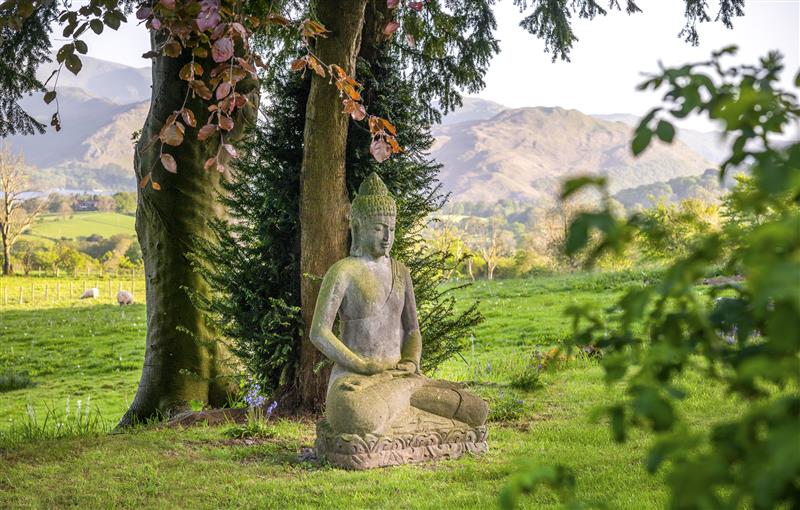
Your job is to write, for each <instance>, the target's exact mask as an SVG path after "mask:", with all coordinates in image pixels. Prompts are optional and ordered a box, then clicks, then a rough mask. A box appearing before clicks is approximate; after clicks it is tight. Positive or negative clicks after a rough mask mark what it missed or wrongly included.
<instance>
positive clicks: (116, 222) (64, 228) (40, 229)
mask: <svg viewBox="0 0 800 510" xmlns="http://www.w3.org/2000/svg"><path fill="white" fill-rule="evenodd" d="M134 223H135V218H134V217H133V216H128V215H126V214H120V213H116V212H97V211H89V212H76V213H70V214H68V215H59V214H48V215H44V216H42V217H40V218H39V220H38V221H37V222H36V223H35V224H34V225H33V226H31V228H30V229H29V230H28V231H27V232H25V236H24V237H27V238H28V239H39V240H41V239H43V238H44V239H49V240H58V239H62V238H65V239H75V238H77V237H88V236H90V235H92V234H98V235H101V236H103V237H111V236H113V235H116V234H129V235H135V231H134Z"/></svg>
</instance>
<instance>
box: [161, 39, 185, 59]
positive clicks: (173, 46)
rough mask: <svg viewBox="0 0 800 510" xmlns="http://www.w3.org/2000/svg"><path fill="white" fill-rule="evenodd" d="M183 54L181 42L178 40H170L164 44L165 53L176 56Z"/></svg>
mask: <svg viewBox="0 0 800 510" xmlns="http://www.w3.org/2000/svg"><path fill="white" fill-rule="evenodd" d="M180 54H181V43H179V42H178V41H170V42H168V43H167V44H165V45H164V55H166V56H168V57H172V58H176V57H178V56H180Z"/></svg>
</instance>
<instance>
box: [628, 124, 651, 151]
mask: <svg viewBox="0 0 800 510" xmlns="http://www.w3.org/2000/svg"><path fill="white" fill-rule="evenodd" d="M652 138H653V131H652V130H651V129H650V128H646V127H641V128H639V129H637V130H636V135H635V136H634V137H633V142H632V143H631V150H632V151H633V155H634V156H638V155H639V154H641V153H642V152H644V150H645V149H646V148H647V146H648V145H650V140H651V139H652Z"/></svg>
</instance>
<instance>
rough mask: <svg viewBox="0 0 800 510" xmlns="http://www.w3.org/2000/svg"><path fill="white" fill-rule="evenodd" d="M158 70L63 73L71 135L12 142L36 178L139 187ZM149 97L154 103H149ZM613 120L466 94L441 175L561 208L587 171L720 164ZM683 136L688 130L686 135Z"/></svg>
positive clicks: (625, 120)
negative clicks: (138, 148)
mask: <svg viewBox="0 0 800 510" xmlns="http://www.w3.org/2000/svg"><path fill="white" fill-rule="evenodd" d="M47 71H48V69H47V68H44V69H42V70H41V73H42V74H47ZM149 72H150V71H149V69H148V68H130V67H127V66H123V65H121V64H115V63H110V62H104V61H101V60H98V59H91V58H89V57H87V58H86V60H85V62H84V69H83V70H82V71H81V73H80V74H79V75H78V76H77V77H75V76H72V75H71V74H70V73H64V72H62V76H61V78H60V81H59V83H61V84H62V85H65V86H61V85H60V86H59V88H58V93H59V95H58V98H59V111H60V115H61V119H62V125H63V129H62V131H61V132H60V133H55V132H53V131H48V133H47V134H45V135H41V136H33V137H19V136H17V137H11V138H10V142H11V145H12V147H13V148H14V149H15V150H21V151H22V152H23V153H24V154H25V156H26V159H27V161H28V163H30V164H33V165H35V166H38V167H40V169H39V170H37V171H36V172H35V175H36V176H37V177H38V181H39V182H40V184H41V185H43V186H44V185H49V186H50V187H54V186H58V187H65V188H76V187H78V186H77V185H76V184H77V183H83V184H84V185H91V184H92V183H96V184H97V185H102V186H104V187H110V189H135V184H136V183H135V180H134V178H133V169H132V167H133V145H132V142H131V134H132V133H133V132H134V131H136V130H138V129H140V128H141V126H142V125H143V124H144V120H145V117H146V115H147V112H148V108H149V95H150V84H149ZM84 73H85V74H84ZM142 97H145V99H146V100H144V101H141V100H139V99H141V98H142ZM126 101H127V102H126ZM24 105H25V107H26V108H27V109H28V111H29V112H31V113H32V114H33V115H35V116H36V117H37V118H39V119H41V120H43V121H45V122H49V118H50V116H51V115H52V113H53V111H54V110H55V107H54V104H50V105H46V104H44V102H43V101H42V100H41V97H30V98H26V99H25V101H24ZM603 117H604V116H602V115H601V116H591V115H586V114H584V113H582V112H579V111H577V110H571V109H565V108H561V107H526V108H507V107H505V106H504V105H502V104H499V103H496V102H492V101H487V100H484V99H480V98H475V97H465V98H464V100H463V106H462V107H461V108H459V109H458V110H456V111H455V112H450V113H449V114H448V115H446V116H444V117H443V119H442V123H441V124H439V125H436V126H433V127H432V132H433V134H434V136H435V140H436V141H435V143H434V146H433V147H432V149H431V156H432V157H434V158H435V159H437V160H438V161H439V162H440V163H442V164H443V165H444V166H443V169H442V172H441V174H440V179H441V181H442V183H443V184H444V188H445V190H446V191H448V192H450V193H451V197H452V199H453V200H462V201H464V200H490V201H496V200H500V199H522V200H539V201H544V202H552V201H553V200H555V198H556V197H557V195H558V193H559V191H560V188H561V182H562V181H563V179H564V178H565V177H567V176H571V175H576V174H579V173H590V174H595V175H607V176H608V177H609V179H610V181H611V189H612V192H616V191H619V190H621V189H625V188H634V187H637V186H643V185H650V184H652V183H656V182H665V181H668V180H670V179H674V178H678V177H684V176H697V175H700V174H702V173H703V172H704V170H706V169H707V168H708V167H710V166H713V165H712V162H711V161H709V159H710V158H704V157H703V155H701V154H698V153H697V152H695V151H692V150H691V149H690V148H689V147H688V146H687V144H684V143H682V142H680V141H679V142H676V143H675V144H674V145H673V146H670V147H666V146H663V145H661V144H654V146H653V147H652V148H651V149H650V150H648V151H647V153H645V155H644V156H643V157H642V158H638V159H636V160H634V159H633V158H632V157H631V156H630V149H629V144H630V135H631V127H630V125H631V124H632V123H634V122H636V121H637V119H636V117H634V116H632V115H627V114H619V115H612V116H605V117H614V118H607V119H604V118H603ZM683 136H684V132H683V130H682V131H679V138H681V137H683ZM42 147H46V148H47V150H42ZM54 183H55V184H54ZM92 187H94V186H92Z"/></svg>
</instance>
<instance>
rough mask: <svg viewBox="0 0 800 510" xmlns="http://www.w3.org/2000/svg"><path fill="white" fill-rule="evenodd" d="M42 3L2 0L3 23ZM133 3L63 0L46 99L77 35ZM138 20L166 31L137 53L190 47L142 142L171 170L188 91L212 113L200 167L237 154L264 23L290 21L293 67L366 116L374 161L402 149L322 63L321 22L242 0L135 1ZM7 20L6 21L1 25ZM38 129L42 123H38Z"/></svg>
mask: <svg viewBox="0 0 800 510" xmlns="http://www.w3.org/2000/svg"><path fill="white" fill-rule="evenodd" d="M41 3H43V2H40V1H37V0H6V1H5V2H4V3H3V4H0V12H3V11H4V10H7V9H10V8H12V7H14V8H15V10H14V11H13V15H12V16H9V20H10V21H8V22H7V23H8V26H9V27H11V28H12V29H15V30H19V29H21V28H22V26H23V24H24V21H25V20H26V19H27V18H29V17H30V16H31V15H33V14H34V13H35V12H36V9H37V6H38V5H39V4H41ZM131 5H132V4H130V3H127V2H124V1H123V2H120V1H119V0H90V1H89V3H88V4H86V5H84V6H82V7H80V8H78V9H71V8H70V7H69V4H65V8H64V9H63V10H62V11H61V12H60V13H59V14H58V21H59V22H60V23H61V24H63V25H64V30H63V35H64V37H69V38H71V39H72V40H71V42H67V43H65V44H63V45H62V46H61V47H60V48H59V50H58V51H57V53H56V60H57V62H58V63H59V64H60V65H59V67H58V68H57V69H56V71H54V75H55V76H56V80H55V81H54V85H53V86H52V88H51V89H50V90H47V92H46V93H45V95H44V100H45V102H46V103H48V104H49V103H51V102H52V101H54V100H55V101H56V104H57V91H56V84H57V81H58V75H59V74H60V72H61V70H62V68H64V67H65V68H66V69H67V70H68V71H70V72H72V73H73V74H78V73H79V72H80V70H81V68H82V62H81V59H80V56H79V55H85V54H86V53H87V51H88V45H87V44H86V42H85V41H84V40H82V39H81V38H80V37H81V36H82V35H83V34H85V33H86V32H87V30H91V31H93V32H94V33H96V34H101V33H102V32H103V30H104V27H109V28H111V29H114V30H116V29H118V28H119V26H120V24H121V23H123V22H126V21H127V17H126V15H125V12H124V11H125V9H126V7H127V8H128V9H130V7H131ZM387 5H388V6H389V7H390V8H397V7H398V2H396V1H394V0H388V2H387ZM422 7H423V3H422V2H409V3H408V5H407V8H408V9H411V10H414V11H417V12H419V11H421V10H422ZM136 18H137V19H138V20H140V21H141V22H142V23H144V24H145V26H146V27H147V28H148V29H150V30H153V31H161V32H162V33H164V34H166V37H165V38H164V39H163V43H161V44H160V45H159V46H158V47H157V48H154V49H153V50H152V51H149V52H147V53H145V54H144V55H143V57H145V58H156V57H161V56H166V57H171V58H177V57H179V56H181V55H182V54H184V52H187V51H188V52H190V54H191V58H192V60H191V62H189V63H187V64H186V65H185V66H184V67H183V68H182V69H181V70H180V72H179V78H180V79H181V80H184V81H186V82H187V93H186V98H185V100H184V104H183V105H182V106H181V108H180V109H178V110H176V111H174V112H173V113H172V114H171V115H170V116H169V117H168V118H167V119H166V121H165V122H164V124H163V126H162V127H161V130H160V132H159V134H158V136H157V137H154V138H153V139H152V140H148V142H147V143H146V145H145V147H146V148H150V147H151V146H153V145H154V144H155V143H157V142H158V143H159V145H158V147H159V161H160V162H161V164H162V165H163V166H164V168H165V169H166V170H167V171H168V172H171V173H177V171H178V168H177V164H176V162H175V159H174V158H173V157H172V155H170V154H169V153H166V152H164V145H167V146H173V147H177V146H180V145H181V144H182V143H183V142H184V140H185V135H186V129H187V128H188V127H191V128H196V127H197V126H196V113H197V112H193V111H192V110H191V109H189V108H188V107H187V106H186V103H187V101H188V99H189V97H190V96H191V97H199V98H201V99H202V100H203V101H205V102H206V103H208V106H207V108H208V111H209V112H210V113H211V115H210V116H209V117H208V121H207V123H206V124H205V125H204V126H202V127H201V128H199V129H198V131H197V139H198V140H200V141H206V140H209V139H210V138H212V137H218V140H219V144H218V147H219V149H218V150H217V153H216V154H215V155H214V156H212V157H211V158H209V159H208V160H207V161H206V162H205V164H204V168H205V169H206V170H209V169H216V170H219V171H224V170H225V160H226V158H236V157H238V154H237V152H236V149H235V148H234V147H233V145H232V144H230V143H225V136H226V133H228V132H230V131H232V130H233V129H234V127H235V121H234V118H235V114H236V112H237V111H238V110H239V109H241V108H243V107H244V106H245V105H247V103H248V98H247V95H246V93H247V92H248V91H250V90H252V88H253V87H252V86H248V85H245V86H244V87H243V86H242V85H243V84H246V83H247V81H248V80H258V78H259V76H258V70H257V69H258V68H261V69H266V65H265V64H264V62H263V61H262V59H261V58H260V57H259V55H258V54H256V53H255V52H254V51H252V50H251V45H250V39H251V38H252V36H253V34H254V31H256V30H264V29H267V28H268V27H270V26H275V25H278V26H294V27H295V28H296V30H297V34H298V35H299V37H300V38H301V40H302V47H303V48H304V49H305V51H306V55H305V56H304V57H303V58H301V59H298V60H296V61H294V62H293V63H292V69H294V70H303V71H304V70H305V69H306V68H310V69H312V70H313V71H314V72H316V73H317V74H319V75H320V76H322V77H325V76H328V77H330V78H331V81H332V82H333V84H334V85H335V86H336V87H337V89H339V91H340V93H341V94H342V95H343V98H344V99H343V112H344V113H345V114H348V115H350V116H351V117H352V118H353V119H355V120H363V119H365V118H366V119H367V123H368V126H369V130H370V132H371V134H372V137H373V141H372V144H371V145H370V152H371V154H372V155H373V157H374V158H375V159H376V160H377V161H385V160H386V159H387V158H389V156H391V154H396V153H398V152H400V151H401V150H402V149H401V147H400V145H399V144H398V143H397V139H396V135H397V131H396V129H395V127H394V125H392V123H391V122H389V121H388V120H387V119H384V118H381V117H377V116H374V115H369V116H368V115H367V113H366V109H365V108H364V105H363V103H362V102H361V94H360V91H359V90H360V89H361V88H362V87H361V84H359V83H358V82H357V81H356V80H355V79H353V77H351V76H349V75H348V74H347V73H346V72H345V71H344V70H343V69H342V67H340V66H339V65H337V64H335V63H325V62H322V61H321V60H320V59H319V58H318V57H317V56H316V55H314V53H313V51H312V50H311V45H310V41H311V40H313V39H315V38H317V37H325V36H326V35H325V34H326V33H327V32H328V31H327V30H326V29H325V27H324V26H323V25H322V24H321V23H319V22H317V21H315V20H312V19H304V20H302V21H292V20H290V19H289V18H288V17H286V16H283V15H281V14H275V13H272V12H270V13H267V14H265V15H254V14H248V13H245V12H244V11H243V9H242V2H240V1H239V0H199V1H198V0H187V1H179V0H158V1H152V2H142V3H139V4H138V9H137V11H136ZM4 26H5V25H4ZM51 125H53V126H54V127H55V128H56V130H59V129H60V127H61V125H60V119H59V112H58V111H56V112H55V113H54V115H53V120H52V122H51ZM38 128H39V129H41V127H40V126H39V127H38ZM148 183H150V184H151V185H152V186H153V187H156V186H157V184H156V183H155V182H153V181H151V179H150V174H149V173H148V174H146V175H145V176H144V177H143V178H142V181H141V182H140V186H142V187H144V186H146V185H147V184H148Z"/></svg>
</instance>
